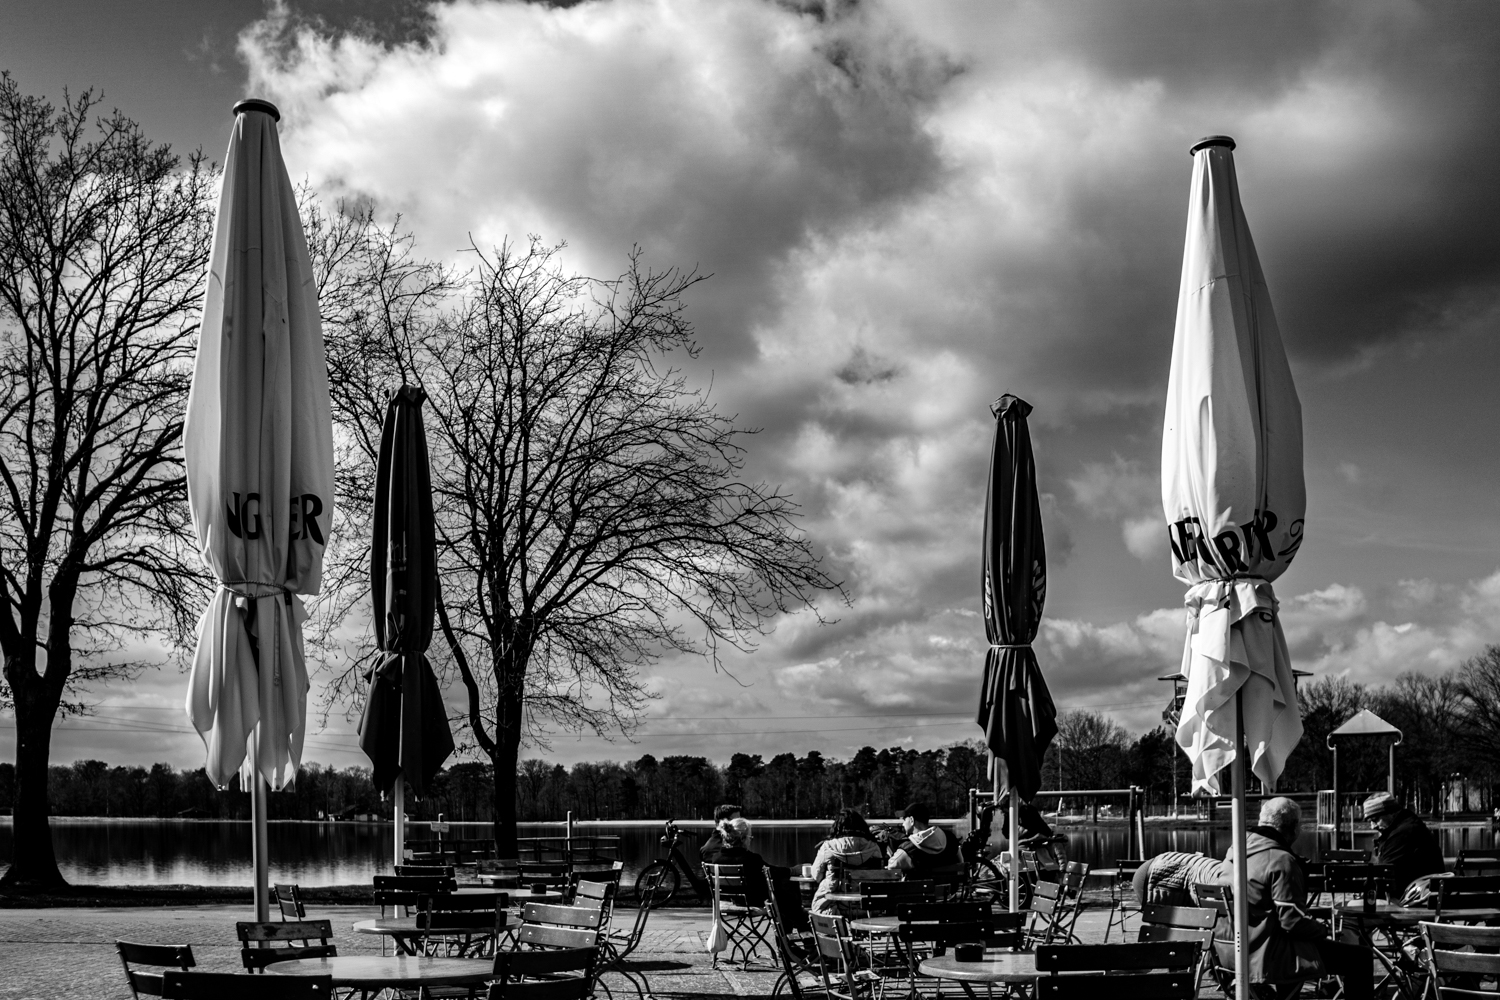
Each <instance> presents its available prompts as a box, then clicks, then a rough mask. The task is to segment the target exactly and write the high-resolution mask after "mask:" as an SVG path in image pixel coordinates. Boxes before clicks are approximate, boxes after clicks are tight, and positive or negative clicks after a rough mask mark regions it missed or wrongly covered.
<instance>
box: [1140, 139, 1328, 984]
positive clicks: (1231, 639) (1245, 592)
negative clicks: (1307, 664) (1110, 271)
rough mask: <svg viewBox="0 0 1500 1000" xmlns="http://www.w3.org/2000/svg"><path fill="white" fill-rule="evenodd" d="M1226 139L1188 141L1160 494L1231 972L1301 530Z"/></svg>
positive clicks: (1268, 331)
mask: <svg viewBox="0 0 1500 1000" xmlns="http://www.w3.org/2000/svg"><path fill="white" fill-rule="evenodd" d="M1233 149H1234V141H1233V140H1232V139H1230V138H1228V137H1227V136H1210V137H1209V138H1207V139H1204V140H1201V141H1200V142H1198V143H1197V144H1196V145H1195V146H1193V148H1192V156H1193V183H1192V195H1191V200H1190V202H1189V205H1188V224H1187V239H1186V244H1185V247H1184V250H1183V258H1182V285H1181V289H1180V291H1179V293H1178V299H1177V326H1176V330H1175V333H1174V335H1173V341H1172V370H1171V377H1170V380H1169V382H1168V387H1167V410H1166V420H1165V424H1164V427H1163V431H1162V458H1161V481H1162V508H1163V511H1164V513H1165V515H1166V519H1167V524H1168V533H1169V535H1170V538H1171V549H1172V571H1173V573H1174V575H1176V577H1177V578H1178V579H1179V580H1181V581H1182V582H1183V583H1186V584H1188V588H1189V589H1188V592H1187V597H1186V601H1185V603H1186V605H1187V609H1188V634H1187V639H1186V642H1185V644H1184V646H1183V652H1182V672H1183V674H1184V675H1185V676H1186V677H1187V681H1188V684H1187V697H1186V700H1185V701H1184V704H1183V707H1182V721H1181V723H1180V724H1179V725H1178V727H1177V742H1178V744H1179V745H1180V746H1181V747H1182V748H1183V749H1184V750H1185V751H1186V752H1187V755H1188V757H1189V758H1191V760H1192V763H1193V789H1194V791H1197V790H1199V789H1204V790H1207V791H1208V792H1210V793H1211V794H1218V793H1219V772H1220V771H1221V770H1222V769H1223V768H1224V767H1226V766H1231V773H1232V781H1233V792H1232V794H1233V796H1234V799H1233V806H1232V809H1231V813H1232V823H1233V830H1232V837H1233V853H1234V859H1235V869H1234V882H1235V884H1234V900H1235V931H1236V939H1237V943H1236V952H1237V958H1238V969H1239V970H1240V972H1239V974H1238V975H1237V976H1236V992H1237V994H1238V996H1240V997H1246V996H1248V995H1249V993H1248V990H1249V983H1248V979H1249V977H1248V976H1247V975H1245V974H1244V970H1245V969H1247V967H1248V962H1247V958H1248V953H1247V945H1246V941H1245V936H1244V931H1245V927H1246V922H1247V918H1248V912H1247V908H1246V896H1245V886H1246V880H1245V866H1244V860H1245V781H1244V776H1245V765H1246V762H1247V760H1248V763H1249V766H1250V768H1251V770H1253V771H1254V773H1255V774H1256V775H1257V776H1258V777H1259V778H1260V779H1261V781H1262V782H1264V783H1265V785H1266V787H1267V788H1274V787H1275V782H1276V779H1277V778H1278V777H1279V776H1280V774H1281V770H1282V768H1283V767H1284V766H1285V764H1286V759H1287V756H1288V754H1290V753H1291V752H1292V749H1293V748H1294V747H1295V746H1296V745H1297V742H1298V740H1300V739H1301V738H1302V719H1301V717H1300V715H1299V713H1298V709H1297V697H1296V692H1295V689H1294V687H1293V680H1292V665H1291V657H1290V655H1289V654H1288V653H1287V647H1286V637H1285V635H1284V634H1283V633H1282V629H1281V621H1280V619H1279V618H1278V617H1277V602H1276V596H1275V594H1274V593H1273V591H1272V587H1271V584H1272V581H1274V580H1275V579H1276V578H1277V577H1279V576H1280V575H1281V574H1282V573H1283V572H1285V571H1286V569H1287V567H1288V566H1289V565H1291V561H1292V559H1293V557H1294V556H1296V554H1297V550H1298V548H1299V547H1300V546H1301V544H1302V528H1303V516H1304V513H1305V511H1306V507H1307V495H1306V488H1305V486H1304V482H1303V475H1302V407H1301V404H1300V403H1299V402H1298V400H1297V390H1296V387H1295V386H1294V385H1293V384H1292V373H1291V369H1290V367H1289V366H1288V365H1287V360H1286V351H1285V349H1284V348H1283V347H1282V343H1281V334H1280V331H1279V330H1278V328H1277V325H1276V315H1275V313H1274V311H1273V310H1272V308H1271V296H1270V292H1269V291H1268V290H1267V288H1266V279H1265V275H1264V274H1263V273H1262V272H1261V268H1260V260H1259V258H1258V257H1257V256H1256V253H1255V244H1254V243H1253V242H1252V241H1251V238H1250V228H1249V226H1248V225H1247V224H1246V222H1245V213H1244V210H1243V208H1242V207H1241V205H1240V195H1239V185H1238V181H1237V179H1236V177H1235V170H1234V155H1233V152H1232V151H1233Z"/></svg>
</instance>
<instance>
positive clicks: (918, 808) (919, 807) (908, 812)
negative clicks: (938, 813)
mask: <svg viewBox="0 0 1500 1000" xmlns="http://www.w3.org/2000/svg"><path fill="white" fill-rule="evenodd" d="M931 815H932V814H931V813H929V812H928V811H927V806H926V804H924V803H921V802H913V803H910V804H909V805H908V806H907V807H906V808H905V809H903V810H901V818H902V819H905V818H906V817H908V816H910V817H911V818H912V819H914V820H916V822H917V825H918V826H926V825H927V820H928V819H929V818H930V817H931Z"/></svg>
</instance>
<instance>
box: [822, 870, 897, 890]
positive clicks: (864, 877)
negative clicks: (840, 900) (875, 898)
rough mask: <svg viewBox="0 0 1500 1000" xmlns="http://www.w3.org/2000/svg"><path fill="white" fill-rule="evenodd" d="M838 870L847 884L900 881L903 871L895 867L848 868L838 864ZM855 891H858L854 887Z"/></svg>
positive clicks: (857, 884) (851, 885) (852, 885)
mask: <svg viewBox="0 0 1500 1000" xmlns="http://www.w3.org/2000/svg"><path fill="white" fill-rule="evenodd" d="M837 870H838V872H839V875H840V877H841V878H842V879H843V882H844V884H845V885H848V886H850V887H851V888H852V887H854V886H859V885H863V884H864V883H866V882H900V881H901V873H900V872H899V871H897V870H896V869H894V868H848V867H845V866H844V865H838V867H837ZM853 891H856V892H857V891H858V890H857V889H854V890H853Z"/></svg>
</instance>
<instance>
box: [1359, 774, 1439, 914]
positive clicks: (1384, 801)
mask: <svg viewBox="0 0 1500 1000" xmlns="http://www.w3.org/2000/svg"><path fill="white" fill-rule="evenodd" d="M1363 811H1364V814H1365V819H1369V820H1374V821H1375V826H1376V827H1377V828H1379V830H1380V832H1379V833H1378V834H1376V835H1375V860H1376V861H1377V862H1379V863H1380V864H1383V865H1390V866H1391V884H1390V886H1389V887H1388V889H1387V892H1388V893H1389V895H1390V897H1391V898H1392V899H1400V898H1401V897H1402V896H1403V895H1405V893H1406V888H1407V886H1409V885H1411V884H1412V882H1413V881H1415V880H1416V879H1418V878H1420V877H1421V876H1423V875H1436V874H1437V873H1438V872H1443V871H1447V870H1448V866H1447V864H1446V863H1445V862H1444V861H1443V850H1442V848H1441V847H1439V846H1438V842H1437V838H1436V837H1434V836H1433V835H1432V831H1431V830H1429V829H1427V824H1425V823H1423V822H1422V821H1421V820H1420V819H1418V818H1417V815H1416V813H1414V812H1412V811H1411V810H1410V809H1407V808H1406V807H1405V806H1403V805H1401V804H1400V803H1399V802H1397V801H1396V800H1395V799H1394V798H1392V797H1391V795H1390V793H1389V792H1376V793H1375V794H1374V795H1371V796H1370V797H1369V798H1368V799H1365V802H1364V809H1363Z"/></svg>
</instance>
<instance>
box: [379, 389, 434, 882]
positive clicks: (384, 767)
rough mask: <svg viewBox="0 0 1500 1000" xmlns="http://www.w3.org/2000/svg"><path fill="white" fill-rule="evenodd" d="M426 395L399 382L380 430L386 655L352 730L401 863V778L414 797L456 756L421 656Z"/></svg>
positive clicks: (429, 520)
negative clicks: (382, 792) (388, 804)
mask: <svg viewBox="0 0 1500 1000" xmlns="http://www.w3.org/2000/svg"><path fill="white" fill-rule="evenodd" d="M424 399H426V394H425V393H423V392H422V390H421V389H417V388H414V387H412V386H402V387H401V388H400V389H398V390H397V391H396V392H395V393H394V394H393V395H392V396H391V401H390V404H389V406H388V407H387V408H386V414H385V424H384V426H383V427H382V428H381V435H380V459H379V463H378V465H377V473H376V476H377V478H376V483H375V528H374V537H373V540H372V542H373V543H372V545H371V552H370V590H371V592H372V595H373V597H374V604H375V638H376V642H377V643H378V645H379V647H380V649H381V650H382V651H383V652H384V655H383V656H382V657H381V658H380V664H379V665H378V666H377V667H376V668H375V670H374V673H373V675H372V677H371V683H370V694H369V699H368V700H367V701H366V702H365V712H364V717H363V719H361V721H360V725H359V745H360V748H361V749H362V750H364V752H365V754H366V756H368V757H369V758H370V761H371V762H372V763H373V764H374V765H375V774H374V781H375V787H377V788H381V789H385V788H394V791H395V799H396V804H397V819H398V831H397V841H396V848H397V850H396V856H397V860H398V863H399V862H400V858H401V845H402V839H403V838H402V834H401V831H400V830H399V821H400V819H401V818H402V817H401V813H402V812H403V811H404V809H403V805H404V803H403V802H402V782H401V780H400V779H401V778H403V777H404V778H405V779H406V783H407V784H410V785H411V787H412V792H413V794H415V795H416V796H417V797H418V798H421V797H423V796H425V795H426V794H427V790H428V787H429V785H430V784H431V782H432V779H433V778H434V777H435V776H436V775H437V772H438V769H439V768H440V767H442V766H443V761H445V760H447V759H448V757H449V755H451V754H452V753H453V734H452V733H451V732H449V730H448V710H447V708H446V706H445V705H444V703H443V695H442V691H441V690H439V688H438V683H437V677H436V676H435V675H434V674H433V672H432V665H431V664H430V663H429V662H428V661H427V656H426V655H425V654H426V652H427V646H428V643H430V642H431V641H432V619H433V615H434V613H435V612H436V609H437V545H436V537H435V535H436V533H435V528H434V525H433V517H432V478H431V474H430V472H429V470H428V466H427V434H426V432H425V431H424V430H423V429H422V401H423V400H424Z"/></svg>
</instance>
